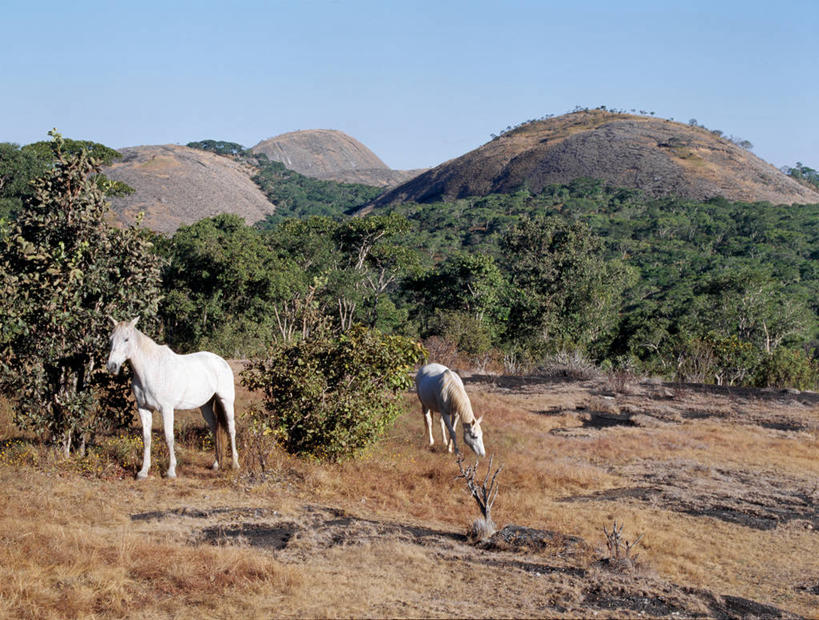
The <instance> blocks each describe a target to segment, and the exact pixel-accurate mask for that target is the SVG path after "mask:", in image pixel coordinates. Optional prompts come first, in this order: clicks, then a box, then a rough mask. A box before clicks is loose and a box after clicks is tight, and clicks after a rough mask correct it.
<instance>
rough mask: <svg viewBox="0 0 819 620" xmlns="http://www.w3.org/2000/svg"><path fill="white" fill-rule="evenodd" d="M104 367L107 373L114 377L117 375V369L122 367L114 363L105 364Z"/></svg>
mask: <svg viewBox="0 0 819 620" xmlns="http://www.w3.org/2000/svg"><path fill="white" fill-rule="evenodd" d="M106 367H107V368H108V372H110V373H111V374H114V375H118V374H119V369H120V368H121V367H122V364H117V363H116V362H108V363H107V364H106Z"/></svg>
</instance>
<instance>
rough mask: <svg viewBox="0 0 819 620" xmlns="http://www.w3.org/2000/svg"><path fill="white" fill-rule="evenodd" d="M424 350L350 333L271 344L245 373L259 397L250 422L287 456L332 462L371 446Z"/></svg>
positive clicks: (396, 339)
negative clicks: (259, 426)
mask: <svg viewBox="0 0 819 620" xmlns="http://www.w3.org/2000/svg"><path fill="white" fill-rule="evenodd" d="M422 357H423V348H422V347H421V346H420V345H419V344H417V343H415V342H414V341H412V340H410V339H408V338H405V337H403V336H388V335H385V334H382V333H381V332H379V331H378V330H376V329H367V328H365V327H360V326H357V327H353V328H352V329H350V330H349V331H347V332H345V333H341V334H335V333H332V332H328V331H322V332H320V333H315V332H314V334H313V335H312V336H311V337H310V338H308V339H305V340H300V341H298V342H295V343H291V344H276V345H274V346H273V347H272V348H271V350H270V352H269V355H268V357H267V359H264V360H256V361H254V362H252V363H251V365H250V367H249V368H248V369H247V370H246V371H245V372H243V373H242V383H243V384H244V385H245V386H247V387H248V388H250V389H260V390H262V391H263V393H264V401H263V405H262V408H261V409H257V410H255V411H253V412H252V413H251V415H252V417H253V418H254V422H255V423H257V424H258V423H259V422H261V423H262V424H264V425H266V426H267V428H269V429H270V431H271V432H272V434H273V435H275V437H276V439H277V440H278V441H279V443H281V445H282V446H283V447H284V448H285V449H286V450H287V451H288V452H290V453H293V454H298V455H309V456H313V457H316V458H319V459H326V460H331V461H337V460H340V459H342V458H345V457H350V456H353V455H355V454H356V453H357V452H359V451H360V450H362V449H363V448H365V447H366V446H368V445H369V444H371V443H372V442H374V441H375V440H376V439H378V437H380V436H381V434H382V433H383V432H384V431H385V430H386V429H387V427H388V426H389V425H390V424H391V423H392V422H393V421H394V420H395V418H396V417H397V416H398V414H399V413H400V408H399V406H398V404H397V402H396V396H397V395H398V393H399V392H401V391H403V390H406V389H408V388H409V387H410V385H411V376H410V370H411V368H412V366H413V365H414V364H415V363H417V362H418V361H419V360H420V359H421V358H422Z"/></svg>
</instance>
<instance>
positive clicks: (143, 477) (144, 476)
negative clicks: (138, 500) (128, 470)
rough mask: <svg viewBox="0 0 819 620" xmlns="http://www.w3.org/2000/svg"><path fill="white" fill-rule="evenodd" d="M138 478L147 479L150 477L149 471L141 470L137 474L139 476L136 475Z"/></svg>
mask: <svg viewBox="0 0 819 620" xmlns="http://www.w3.org/2000/svg"><path fill="white" fill-rule="evenodd" d="M136 479H137V480H147V479H148V474H147V472H139V473H138V474H137V476H136Z"/></svg>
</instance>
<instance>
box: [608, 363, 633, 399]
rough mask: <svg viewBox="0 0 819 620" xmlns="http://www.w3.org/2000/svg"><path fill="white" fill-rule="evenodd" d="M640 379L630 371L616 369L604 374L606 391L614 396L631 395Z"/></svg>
mask: <svg viewBox="0 0 819 620" xmlns="http://www.w3.org/2000/svg"><path fill="white" fill-rule="evenodd" d="M639 381H640V378H639V377H638V376H637V375H636V374H635V373H634V372H633V371H631V370H627V369H625V368H618V369H616V370H611V371H609V372H608V373H607V374H606V389H608V390H609V391H611V392H614V393H616V394H631V393H632V392H633V389H634V386H635V384H637V383H639Z"/></svg>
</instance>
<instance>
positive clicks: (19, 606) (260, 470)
mask: <svg viewBox="0 0 819 620" xmlns="http://www.w3.org/2000/svg"><path fill="white" fill-rule="evenodd" d="M465 381H466V386H467V390H468V392H469V394H470V397H471V399H472V401H473V407H474V409H475V411H476V413H477V414H478V415H482V414H483V415H484V416H485V417H484V422H483V428H484V434H485V445H486V448H487V452H488V454H492V455H494V464H495V465H496V466H497V465H499V464H502V465H503V471H502V472H501V473H500V474H499V475H498V480H499V482H500V492H499V495H498V499H497V501H496V503H495V506H494V507H493V517H494V520H495V522H496V523H497V524H498V526H499V528H502V529H500V531H499V532H498V533H496V534H495V535H494V536H493V537H492V538H490V539H489V540H486V541H483V542H480V543H475V542H471V541H470V540H468V539H467V536H466V533H467V531H468V529H469V526H470V524H471V523H472V521H473V520H474V519H475V518H476V517H477V516H478V510H477V506H476V504H475V502H474V501H473V500H472V498H471V497H470V496H469V494H468V492H467V490H466V487H465V485H464V482H463V480H461V479H458V478H457V474H458V468H457V466H456V464H455V460H454V457H453V456H452V455H450V454H447V453H446V452H445V451H444V450H443V448H442V447H441V444H440V441H439V439H438V438H439V432H440V431H439V429H438V428H437V421H436V428H435V429H434V430H435V432H436V444H435V446H433V447H432V448H430V447H429V446H427V445H426V440H425V438H424V431H423V422H422V419H421V415H420V408H419V407H418V406H417V404H416V402H415V401H414V395H407V396H406V413H405V414H404V415H403V416H402V417H401V418H400V419H399V420H398V421H397V423H396V425H395V426H394V427H393V429H392V430H391V431H390V433H389V436H388V437H387V438H386V439H385V440H384V441H382V442H380V443H379V444H378V445H377V446H375V447H374V448H373V449H371V450H370V451H369V452H367V453H366V454H365V455H363V456H362V457H361V458H359V459H356V460H355V461H350V462H346V463H341V464H337V465H327V464H321V463H314V462H309V461H304V460H299V459H294V458H292V457H289V456H288V455H286V454H283V453H281V452H278V451H276V452H274V453H272V454H266V455H265V458H264V463H263V464H262V463H261V461H260V459H259V455H258V454H253V447H252V446H249V445H247V444H246V443H245V444H243V449H244V452H243V454H242V455H241V456H242V461H243V463H245V464H246V466H245V467H244V469H243V471H242V472H239V473H233V472H225V473H214V472H211V471H210V470H208V469H207V464H208V461H209V454H208V453H207V452H205V451H203V450H202V447H203V443H205V444H206V443H207V441H206V439H204V437H205V435H204V433H203V432H202V423H201V422H200V421H199V419H197V417H196V416H195V415H193V414H187V413H185V414H182V415H181V416H179V421H178V424H177V437H178V442H179V443H178V458H179V467H178V473H179V476H180V477H179V478H178V479H177V480H168V479H165V478H163V477H162V476H161V475H160V472H161V471H162V470H164V467H165V464H166V463H167V459H166V457H163V454H162V452H161V444H162V440H161V439H160V435H159V434H158V432H159V427H158V426H157V427H156V428H155V432H157V435H156V436H155V440H154V446H155V459H154V469H153V470H152V476H151V478H149V479H148V480H147V481H145V482H136V481H135V480H134V479H133V474H134V473H135V471H136V468H137V466H138V462H135V461H134V457H133V454H131V455H130V456H129V455H126V456H124V457H121V458H120V463H119V464H118V465H115V466H114V465H110V464H107V463H102V464H100V463H96V464H95V466H94V467H91V466H87V467H85V468H83V467H78V466H77V465H76V464H74V465H71V466H69V465H66V464H64V463H43V462H42V460H41V461H40V462H37V463H36V464H31V463H30V462H29V461H27V460H26V459H25V458H22V457H21V456H20V450H21V448H19V445H20V444H19V440H16V439H14V438H11V437H9V438H6V439H5V441H4V443H3V446H4V453H3V455H0V481H1V482H0V488H2V489H3V492H4V495H5V496H6V497H5V501H4V502H3V503H2V507H0V532H2V534H0V540H2V543H3V544H2V545H0V567H2V568H0V584H3V585H0V615H9V616H18V617H20V616H23V617H88V616H101V617H102V616H107V617H111V616H115V617H129V616H140V617H169V616H173V617H202V616H203V615H204V616H206V617H234V616H235V615H237V614H239V613H241V614H243V615H245V616H249V617H269V616H271V615H274V616H299V617H353V616H354V617H467V616H469V617H532V616H537V617H590V616H594V617H624V616H626V617H636V616H673V617H703V616H705V617H717V618H748V617H786V618H787V617H798V616H804V617H819V534H817V527H819V511H817V500H819V459H818V458H817V456H819V453H817V447H819V439H818V438H817V430H818V429H819V395H817V394H814V393H804V392H803V393H799V392H789V391H784V392H783V391H765V390H750V389H732V388H717V387H714V386H692V385H677V384H663V383H660V382H651V381H644V382H637V381H634V380H631V381H613V380H612V379H606V378H601V379H595V380H588V381H576V380H570V379H568V378H555V377H524V378H521V377H495V376H467V377H465ZM240 397H241V399H242V400H241V401H240V410H241V408H242V407H243V406H246V405H247V403H248V402H249V400H251V399H252V398H253V395H251V394H247V393H243V394H242V395H241V396H240ZM156 423H158V422H157V421H155V424H156ZM240 423H241V419H240ZM133 433H134V434H135V435H136V429H133ZM14 442H17V443H14ZM15 445H17V446H18V448H17V452H15V455H16V456H15V457H14V458H11V457H9V456H8V455H7V453H9V451H10V450H11V448H12V447H13V446H15ZM205 447H206V446H205ZM137 448H141V446H140V445H139V444H137ZM139 452H140V450H136V451H135V452H134V454H137V455H138V454H139ZM129 454H130V453H129ZM126 457H127V458H126ZM472 458H474V457H472V455H468V456H467V461H468V462H473V461H471V459H472ZM480 468H481V469H480V470H479V471H480V472H481V477H482V476H483V474H484V472H485V471H486V460H484V462H482V463H481V464H480ZM615 521H616V522H617V523H618V525H620V526H622V527H623V536H624V537H625V538H627V539H628V540H630V541H633V540H634V539H636V538H637V537H638V536H640V535H642V538H641V539H640V541H639V543H638V544H637V545H636V546H635V547H634V549H633V551H632V553H631V556H630V558H628V559H626V560H621V561H614V560H613V559H612V558H611V557H610V554H609V552H608V549H607V548H606V545H605V537H604V534H603V527H607V528H608V529H609V530H610V529H611V526H612V524H613V522H615ZM635 556H636V557H635Z"/></svg>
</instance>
